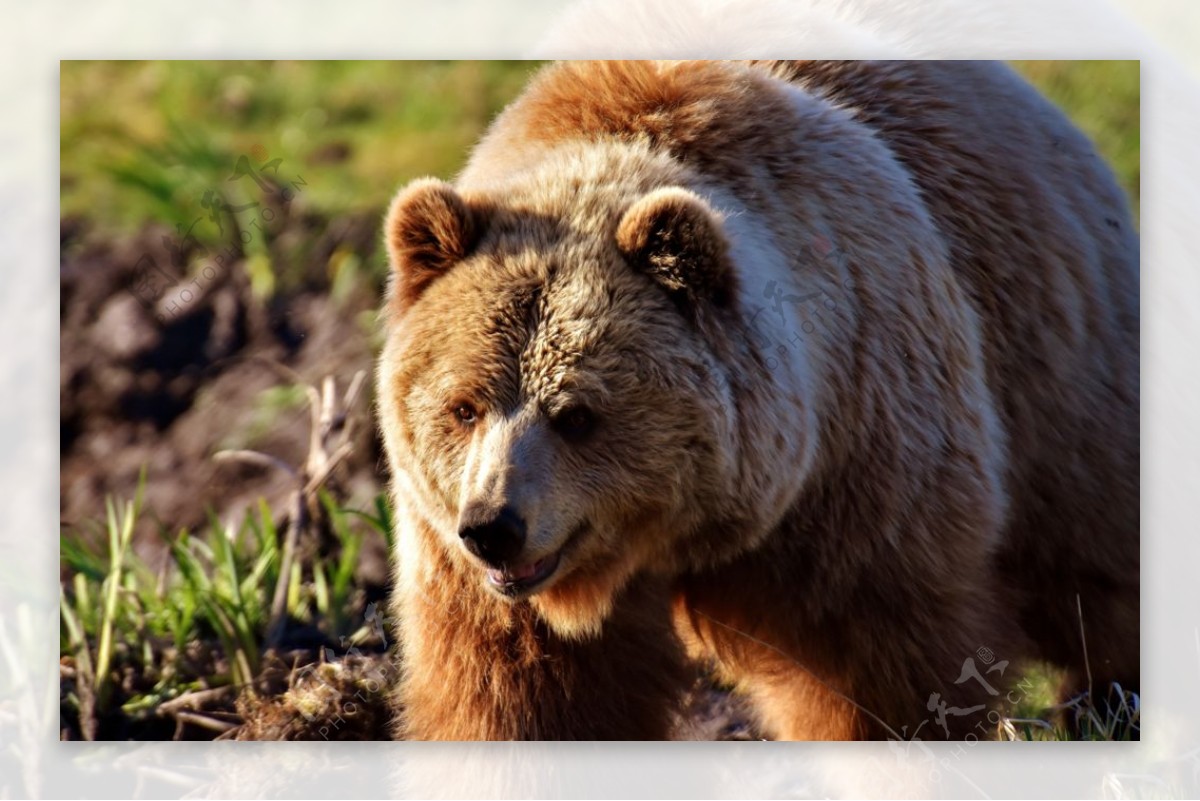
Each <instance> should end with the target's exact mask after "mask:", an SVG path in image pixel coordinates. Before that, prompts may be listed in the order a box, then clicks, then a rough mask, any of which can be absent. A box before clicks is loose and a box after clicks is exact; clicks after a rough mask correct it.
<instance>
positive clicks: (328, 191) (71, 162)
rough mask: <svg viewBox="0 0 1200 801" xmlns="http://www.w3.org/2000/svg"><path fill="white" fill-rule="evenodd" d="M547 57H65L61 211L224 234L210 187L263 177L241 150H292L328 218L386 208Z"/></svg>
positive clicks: (457, 156)
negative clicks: (245, 164)
mask: <svg viewBox="0 0 1200 801" xmlns="http://www.w3.org/2000/svg"><path fill="white" fill-rule="evenodd" d="M536 66H537V65H536V64H532V63H528V62H414V61H396V62H385V61H310V62H288V61H280V62H266V61H249V62H239V61H173V62H136V61H120V62H108V61H106V62H96V61H91V62H88V61H64V62H63V63H62V72H61V87H60V90H61V100H62V106H61V119H62V124H61V165H62V169H61V197H62V214H63V216H70V215H83V216H86V217H87V218H89V219H90V220H92V221H93V222H94V223H95V224H97V225H98V226H99V227H100V229H101V231H103V232H105V233H107V234H110V235H118V234H121V233H130V232H132V231H134V230H137V229H138V228H140V227H141V226H142V225H144V224H145V223H146V222H148V221H155V222H161V223H166V224H168V225H170V226H172V227H174V226H175V225H183V226H184V227H185V229H186V227H187V226H189V225H191V223H192V222H193V221H194V220H195V219H196V218H198V217H203V221H202V223H201V225H199V226H197V229H198V230H197V231H196V235H197V238H198V239H200V240H201V241H202V242H205V243H207V242H210V241H214V240H215V235H216V229H217V226H216V224H214V223H211V222H210V221H209V219H208V217H207V215H208V213H209V211H208V210H207V209H206V208H204V207H203V206H202V200H203V198H204V193H205V192H206V191H209V190H212V191H216V192H219V193H220V194H221V195H222V196H224V198H225V200H226V201H227V202H228V203H229V204H231V205H234V206H241V205H244V204H245V203H247V202H251V201H252V199H253V197H252V196H253V193H252V192H251V191H250V189H252V184H251V183H250V182H249V181H248V180H245V179H243V180H239V181H230V180H229V178H230V176H231V175H232V174H233V171H234V166H235V164H236V163H237V160H238V158H239V157H240V156H243V155H246V156H249V157H251V158H252V159H255V163H256V164H261V163H265V162H267V161H269V160H273V159H276V158H278V159H280V160H281V161H280V163H279V165H278V168H277V175H278V176H279V177H280V178H283V179H287V180H291V179H293V178H294V177H295V176H301V177H302V178H303V180H304V181H305V182H306V185H305V187H304V189H303V191H302V193H301V194H300V198H301V199H302V201H303V205H304V207H305V208H306V209H308V210H311V211H313V212H315V213H316V214H318V215H320V216H322V217H325V218H330V217H334V216H336V215H340V214H345V213H351V212H356V211H359V212H361V211H374V210H378V209H382V208H383V207H384V206H385V204H386V202H387V200H388V198H389V197H390V196H391V194H392V193H393V192H395V190H396V188H397V187H398V186H400V185H401V184H403V183H405V182H407V181H408V180H410V179H412V178H415V177H418V176H421V175H439V176H443V177H449V176H450V175H452V174H453V173H454V172H455V171H456V170H457V169H458V168H459V167H460V166H461V165H462V163H463V160H464V158H465V155H466V153H467V151H468V148H469V147H470V145H471V144H472V143H473V142H474V141H475V140H476V139H477V138H478V137H479V136H480V134H481V133H482V132H483V130H484V128H485V127H486V125H487V124H488V122H490V120H491V119H492V117H494V116H495V114H496V113H497V112H498V111H499V110H500V109H501V108H503V106H504V105H505V104H506V103H507V102H508V101H509V100H510V99H511V98H512V97H513V96H514V95H515V94H516V93H517V92H518V91H519V89H520V88H521V86H523V85H524V83H525V82H526V80H527V79H528V77H529V75H530V73H531V72H532V71H533V70H534V69H536Z"/></svg>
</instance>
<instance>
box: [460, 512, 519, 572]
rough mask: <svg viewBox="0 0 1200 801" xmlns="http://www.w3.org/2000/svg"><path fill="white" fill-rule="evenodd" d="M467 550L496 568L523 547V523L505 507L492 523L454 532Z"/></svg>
mask: <svg viewBox="0 0 1200 801" xmlns="http://www.w3.org/2000/svg"><path fill="white" fill-rule="evenodd" d="M458 536H460V537H462V541H463V544H464V545H466V546H467V550H468V551H470V552H471V553H473V554H475V555H476V556H478V557H479V558H480V559H482V560H483V561H485V562H487V563H488V564H489V565H491V566H492V567H500V566H501V565H503V564H505V563H506V562H511V561H512V560H513V558H514V557H515V556H516V555H517V554H519V553H520V552H521V549H522V548H524V547H525V521H524V520H522V519H521V516H520V515H518V514H517V513H516V511H515V510H514V509H512V508H511V507H509V506H505V507H504V508H503V509H501V510H500V513H499V514H497V515H496V517H495V518H493V519H492V520H489V521H487V522H486V523H481V524H479V525H474V526H466V527H464V528H463V529H461V530H460V531H459V532H458Z"/></svg>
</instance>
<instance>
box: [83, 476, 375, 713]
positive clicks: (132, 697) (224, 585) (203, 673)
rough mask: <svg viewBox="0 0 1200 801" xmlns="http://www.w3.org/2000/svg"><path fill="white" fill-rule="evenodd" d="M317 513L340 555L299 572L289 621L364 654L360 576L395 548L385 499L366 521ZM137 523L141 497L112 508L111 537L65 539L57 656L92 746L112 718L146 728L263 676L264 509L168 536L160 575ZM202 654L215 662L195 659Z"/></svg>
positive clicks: (273, 569) (266, 606) (275, 547)
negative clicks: (70, 675) (361, 564)
mask: <svg viewBox="0 0 1200 801" xmlns="http://www.w3.org/2000/svg"><path fill="white" fill-rule="evenodd" d="M320 501H321V505H322V508H323V509H324V512H325V514H326V515H327V520H328V528H329V530H330V532H331V534H332V538H333V548H332V549H331V550H330V553H329V554H328V555H324V556H323V555H321V554H320V553H315V554H313V555H312V556H310V557H309V558H308V559H307V560H305V561H304V562H303V563H302V562H300V561H296V562H294V563H293V565H292V571H291V572H292V575H291V576H290V577H289V582H288V585H287V606H286V611H287V617H288V618H289V620H291V621H292V622H293V623H294V624H300V625H311V626H313V627H315V628H316V629H317V630H318V631H320V632H321V633H322V634H323V635H324V636H325V638H326V639H327V640H328V641H329V642H332V643H339V642H344V643H351V644H357V643H360V642H362V641H363V640H365V639H366V638H368V637H369V636H370V634H371V631H370V627H369V626H368V625H367V624H360V623H359V622H358V621H361V620H362V611H363V610H362V606H363V603H362V601H361V599H356V598H355V593H356V592H357V591H358V589H359V588H358V586H357V583H356V575H355V566H356V563H357V558H358V555H359V552H360V550H361V548H362V545H363V542H364V539H365V538H366V537H381V538H382V539H383V540H384V541H385V542H389V543H390V538H391V516H390V512H389V510H388V506H387V502H386V500H385V498H384V497H383V496H382V495H380V496H378V497H377V498H376V500H375V504H374V507H373V508H372V509H369V510H350V509H346V508H343V507H341V506H339V505H338V503H336V502H335V500H334V499H333V497H332V496H330V495H329V494H328V493H325V492H322V493H321V495H320ZM140 511H141V500H140V492H139V497H138V498H135V499H134V500H131V501H128V502H126V503H124V504H120V505H118V504H115V503H114V502H112V501H111V500H110V501H109V504H108V516H107V518H106V521H105V523H104V526H103V528H104V531H103V532H102V533H103V534H104V535H105V536H103V537H101V538H97V537H94V536H92V534H93V532H88V531H74V530H66V531H64V532H63V535H62V538H61V558H62V564H63V567H64V569H65V571H66V572H67V573H68V574H70V579H69V580H68V581H67V582H65V583H64V586H63V589H62V596H61V599H60V613H61V619H62V626H61V631H60V649H61V653H62V654H63V655H64V656H65V657H68V658H69V659H70V660H71V661H72V662H73V668H74V679H75V680H74V687H73V689H72V690H70V691H69V692H68V693H67V696H66V698H65V699H64V700H65V704H66V706H67V707H68V708H69V709H70V710H71V711H72V712H73V714H75V715H77V716H78V719H79V721H80V724H81V728H82V730H83V732H84V733H85V736H95V735H96V734H97V728H98V727H103V726H105V725H106V724H110V723H111V721H113V720H114V718H119V719H120V720H121V722H122V724H123V725H126V726H128V725H131V724H132V725H136V724H137V723H139V722H145V721H147V720H149V719H151V718H153V716H154V714H155V709H156V707H157V706H158V705H159V704H161V703H162V702H164V701H168V700H170V699H172V698H175V697H177V696H179V695H181V694H183V693H186V692H191V691H196V690H200V689H209V688H213V687H220V686H225V685H233V686H235V687H247V686H250V685H251V684H252V682H253V681H254V679H255V678H256V677H257V676H258V675H259V673H260V671H261V669H262V665H263V656H264V649H265V643H266V638H267V628H268V625H269V624H270V622H271V621H270V617H271V590H272V589H273V588H274V587H275V586H276V584H277V582H278V580H279V575H278V571H279V568H280V562H281V560H280V556H281V549H282V539H281V536H280V532H279V531H277V530H276V526H275V524H274V522H273V519H274V518H273V514H272V511H271V510H270V509H269V508H268V507H267V505H266V504H265V503H262V504H260V506H259V508H258V510H257V511H255V512H252V513H247V515H246V517H245V518H244V519H243V520H242V521H241V523H240V524H239V525H236V526H226V525H223V524H222V523H220V521H218V520H216V518H215V517H212V518H210V522H209V526H208V528H207V529H206V530H205V531H204V532H203V533H202V534H200V535H193V534H192V533H191V532H188V531H187V530H181V531H179V532H177V533H175V534H173V535H172V534H168V533H167V532H166V531H162V532H160V533H161V536H163V537H164V539H166V541H167V545H168V552H169V558H168V560H167V563H166V565H165V567H163V568H162V569H161V570H158V571H156V570H154V569H152V568H151V567H150V565H149V564H148V563H147V562H146V561H145V560H144V559H143V558H141V557H140V556H138V555H137V554H136V553H135V552H134V551H133V550H132V549H131V547H130V544H131V537H132V532H133V530H134V527H135V526H136V524H137V520H138V515H139V513H140ZM197 643H199V644H201V646H202V650H209V651H211V653H210V654H208V655H199V656H198V655H197V654H196V653H194V651H195V648H194V647H193V646H194V645H195V644H197ZM210 646H216V647H215V648H210ZM89 727H90V728H89Z"/></svg>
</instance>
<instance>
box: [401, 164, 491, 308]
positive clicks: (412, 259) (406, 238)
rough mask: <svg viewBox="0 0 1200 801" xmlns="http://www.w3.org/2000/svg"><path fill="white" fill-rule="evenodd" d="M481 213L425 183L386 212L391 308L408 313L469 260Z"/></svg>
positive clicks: (445, 187)
mask: <svg viewBox="0 0 1200 801" xmlns="http://www.w3.org/2000/svg"><path fill="white" fill-rule="evenodd" d="M480 228H481V225H480V220H479V213H478V211H477V210H475V209H473V208H471V207H470V206H468V205H467V202H466V201H465V200H463V198H462V196H461V195H459V194H458V192H456V191H455V190H454V187H452V186H450V185H449V184H447V183H445V182H443V181H439V180H437V179H436V178H421V179H419V180H416V181H413V182H412V183H411V184H409V185H408V186H407V187H405V188H404V189H403V190H402V191H401V192H400V194H398V195H397V196H396V198H395V200H393V201H392V205H391V208H390V209H388V214H387V221H386V222H385V223H384V238H385V240H386V243H387V249H388V256H389V257H390V259H391V262H392V271H393V283H392V288H391V293H392V303H393V304H395V305H396V306H397V307H398V308H400V309H404V308H407V307H408V306H409V305H410V304H412V303H413V302H414V301H416V299H417V298H419V297H420V296H421V293H423V292H424V291H425V289H426V288H428V286H429V285H430V284H431V283H433V282H434V281H435V280H436V279H437V278H439V277H441V276H442V275H443V274H445V273H446V272H447V271H448V270H449V269H450V268H451V267H453V266H454V265H455V264H456V263H458V262H459V261H461V260H462V259H464V258H466V256H467V255H469V254H470V252H471V250H472V249H473V248H474V247H475V244H476V241H477V240H478V238H479V232H480Z"/></svg>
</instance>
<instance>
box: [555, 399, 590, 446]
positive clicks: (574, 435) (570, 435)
mask: <svg viewBox="0 0 1200 801" xmlns="http://www.w3.org/2000/svg"><path fill="white" fill-rule="evenodd" d="M595 427H596V416H595V415H594V414H592V410H591V409H589V408H587V407H586V406H572V407H570V408H569V409H566V410H565V411H563V412H562V413H560V414H559V415H557V416H556V417H555V418H554V428H555V429H557V430H558V433H559V434H561V435H562V436H563V437H565V438H566V439H569V440H575V441H579V440H581V439H583V438H585V437H586V436H587V435H588V434H590V433H592V429H594V428H595Z"/></svg>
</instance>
